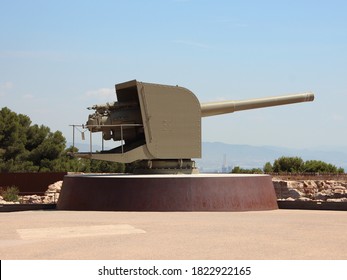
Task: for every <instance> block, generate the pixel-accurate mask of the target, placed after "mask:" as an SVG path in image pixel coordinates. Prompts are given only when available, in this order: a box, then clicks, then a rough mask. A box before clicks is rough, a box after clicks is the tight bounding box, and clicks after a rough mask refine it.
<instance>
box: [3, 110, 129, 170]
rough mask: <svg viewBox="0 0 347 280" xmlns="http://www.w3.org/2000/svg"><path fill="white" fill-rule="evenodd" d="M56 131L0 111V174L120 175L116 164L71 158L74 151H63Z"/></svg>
mask: <svg viewBox="0 0 347 280" xmlns="http://www.w3.org/2000/svg"><path fill="white" fill-rule="evenodd" d="M65 145H66V140H65V137H64V136H63V134H62V133H61V132H60V131H56V132H51V131H50V129H49V127H46V126H43V125H41V126H38V125H36V124H34V125H31V120H30V118H29V117H28V116H25V115H22V114H16V113H14V112H12V111H11V110H10V109H8V108H7V107H4V108H2V109H1V110H0V172H23V171H27V172H35V171H37V172H46V171H72V172H98V173H101V172H102V173H106V172H107V173H108V172H112V173H116V172H124V170H125V166H124V164H120V163H113V162H105V161H97V160H87V159H78V158H74V157H71V155H70V154H71V153H72V152H77V151H78V150H77V149H76V148H72V147H69V148H67V149H65Z"/></svg>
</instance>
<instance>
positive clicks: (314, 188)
mask: <svg viewBox="0 0 347 280" xmlns="http://www.w3.org/2000/svg"><path fill="white" fill-rule="evenodd" d="M272 181H273V184H274V187H275V191H276V195H277V198H278V199H279V200H288V201H297V200H298V201H322V202H323V201H326V202H347V181H335V180H283V179H276V178H273V180H272Z"/></svg>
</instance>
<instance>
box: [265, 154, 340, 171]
mask: <svg viewBox="0 0 347 280" xmlns="http://www.w3.org/2000/svg"><path fill="white" fill-rule="evenodd" d="M263 170H264V172H265V173H271V172H275V173H334V174H337V173H344V169H343V168H341V167H340V168H338V167H336V166H335V165H332V164H330V163H326V162H323V161H320V160H307V161H305V162H304V161H303V160H302V159H301V158H300V157H280V158H278V159H276V160H275V161H274V163H273V165H271V163H270V162H267V163H266V164H265V165H264V168H263Z"/></svg>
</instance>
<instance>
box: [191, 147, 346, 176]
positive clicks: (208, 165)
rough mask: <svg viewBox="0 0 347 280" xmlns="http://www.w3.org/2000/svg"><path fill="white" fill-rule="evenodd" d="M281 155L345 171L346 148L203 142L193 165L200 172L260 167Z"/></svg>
mask: <svg viewBox="0 0 347 280" xmlns="http://www.w3.org/2000/svg"><path fill="white" fill-rule="evenodd" d="M281 156H288V157H294V156H297V157H301V158H302V159H303V160H322V161H325V162H327V163H331V164H333V165H336V166H337V167H342V168H344V169H345V170H346V171H347V147H322V148H319V149H292V148H284V147H276V146H250V145H235V144H225V143H221V142H203V143H202V158H201V159H197V160H196V163H197V165H198V167H199V168H200V170H201V171H202V172H215V171H221V170H222V167H223V166H224V165H225V166H224V167H229V169H230V168H233V167H234V166H240V167H242V168H262V167H263V166H264V164H265V163H266V162H271V163H273V161H274V160H275V159H277V158H279V157H281Z"/></svg>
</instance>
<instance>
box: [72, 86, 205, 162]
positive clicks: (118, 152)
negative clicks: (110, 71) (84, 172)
mask: <svg viewBox="0 0 347 280" xmlns="http://www.w3.org/2000/svg"><path fill="white" fill-rule="evenodd" d="M116 94H117V100H118V101H117V102H114V103H107V104H104V105H95V106H93V107H91V109H94V110H95V113H94V114H92V115H90V116H89V119H88V122H87V124H86V126H87V127H88V129H89V130H91V131H92V132H98V131H101V132H102V133H103V138H104V139H105V140H110V139H113V140H120V141H122V142H124V143H123V144H122V145H121V146H120V147H117V148H115V149H112V150H109V151H104V152H102V153H93V154H91V153H79V154H77V156H79V157H90V158H95V159H101V160H108V161H116V162H125V163H128V162H133V161H135V160H151V159H169V160H170V159H175V160H176V159H190V158H199V157H201V108H200V103H199V101H198V99H197V98H196V96H195V95H194V94H193V93H192V92H191V91H189V90H188V89H186V88H183V87H179V86H167V85H157V84H149V83H143V82H138V81H136V80H133V81H129V82H126V83H122V84H117V85H116Z"/></svg>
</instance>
